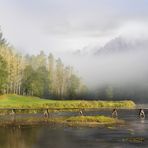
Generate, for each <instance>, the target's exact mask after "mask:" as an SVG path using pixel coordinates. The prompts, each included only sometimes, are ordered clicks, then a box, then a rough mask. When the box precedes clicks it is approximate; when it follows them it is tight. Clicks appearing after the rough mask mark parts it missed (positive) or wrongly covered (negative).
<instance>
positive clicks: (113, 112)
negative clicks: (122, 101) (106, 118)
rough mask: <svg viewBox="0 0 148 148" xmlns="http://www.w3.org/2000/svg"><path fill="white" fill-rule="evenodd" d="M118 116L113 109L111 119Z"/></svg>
mask: <svg viewBox="0 0 148 148" xmlns="http://www.w3.org/2000/svg"><path fill="white" fill-rule="evenodd" d="M117 116H118V113H117V109H115V108H114V109H113V111H112V117H114V118H116V117H117Z"/></svg>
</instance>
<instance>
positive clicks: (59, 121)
mask: <svg viewBox="0 0 148 148" xmlns="http://www.w3.org/2000/svg"><path fill="white" fill-rule="evenodd" d="M117 124H124V121H123V120H119V119H117V118H111V117H108V116H72V117H55V118H43V117H42V118H25V119H23V118H22V119H15V118H13V117H12V118H9V119H7V120H0V126H30V125H32V126H33V125H59V126H71V127H100V126H106V125H117Z"/></svg>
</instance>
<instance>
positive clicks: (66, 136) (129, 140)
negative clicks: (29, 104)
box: [0, 110, 148, 148]
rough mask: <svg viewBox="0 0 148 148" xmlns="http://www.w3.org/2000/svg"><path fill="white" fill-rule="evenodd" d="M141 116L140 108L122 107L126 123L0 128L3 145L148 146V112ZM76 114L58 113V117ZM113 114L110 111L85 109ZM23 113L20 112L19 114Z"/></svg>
mask: <svg viewBox="0 0 148 148" xmlns="http://www.w3.org/2000/svg"><path fill="white" fill-rule="evenodd" d="M145 113H146V118H145V119H139V118H138V116H137V114H138V111H137V110H119V111H118V114H119V119H124V120H125V121H126V125H124V126H120V125H118V126H115V127H114V126H113V127H112V126H109V127H100V128H86V127H85V128H82V127H81V128H80V127H74V128H73V127H60V126H53V125H46V126H24V127H0V148H109V147H110V148H136V147H138V148H139V147H143V148H147V147H148V118H147V114H148V112H147V111H145ZM70 114H73V115H77V113H55V114H54V115H56V116H62V115H64V116H65V115H70ZM84 114H85V115H96V114H98V115H99V114H103V115H110V114H111V112H110V110H108V111H105V110H100V111H89V112H84ZM20 116H21V115H19V117H20Z"/></svg>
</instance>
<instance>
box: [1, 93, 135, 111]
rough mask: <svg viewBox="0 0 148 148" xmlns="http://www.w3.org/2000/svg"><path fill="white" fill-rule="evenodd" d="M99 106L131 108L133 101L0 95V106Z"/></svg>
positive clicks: (38, 107)
mask: <svg viewBox="0 0 148 148" xmlns="http://www.w3.org/2000/svg"><path fill="white" fill-rule="evenodd" d="M101 107H116V108H133V107H135V103H134V102H133V101H130V100H125V101H83V100H64V101H63V100H62V101H61V100H60V101H57V100H47V99H41V98H38V97H32V96H31V97H29V96H19V95H11V94H10V95H2V96H0V108H18V109H19V108H31V109H43V108H56V109H63V110H64V109H67V108H71V109H74V108H78V109H79V108H81V109H82V108H84V109H89V108H101Z"/></svg>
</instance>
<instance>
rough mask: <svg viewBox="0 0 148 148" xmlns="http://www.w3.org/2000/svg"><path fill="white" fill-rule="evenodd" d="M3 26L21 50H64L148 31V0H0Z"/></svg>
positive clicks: (141, 35)
mask: <svg viewBox="0 0 148 148" xmlns="http://www.w3.org/2000/svg"><path fill="white" fill-rule="evenodd" d="M0 26H1V30H2V31H3V33H4V36H5V37H6V38H7V40H8V41H9V42H10V43H11V44H12V45H13V46H15V47H16V48H17V49H18V50H20V51H23V52H30V53H37V52H38V51H39V50H44V51H45V52H46V53H48V52H63V51H67V50H69V51H72V50H78V49H82V48H84V47H88V46H95V45H100V46H101V45H103V44H104V43H105V42H107V41H108V40H110V39H112V38H114V37H117V36H119V35H123V36H124V35H125V36H127V37H129V36H132V37H144V36H146V37H147V35H148V31H147V30H148V29H147V28H148V27H147V26H148V0H0Z"/></svg>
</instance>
